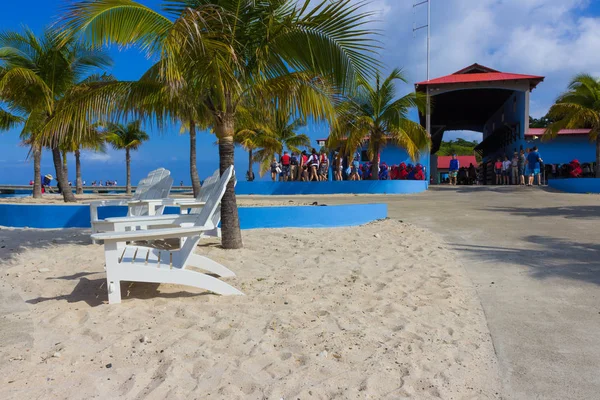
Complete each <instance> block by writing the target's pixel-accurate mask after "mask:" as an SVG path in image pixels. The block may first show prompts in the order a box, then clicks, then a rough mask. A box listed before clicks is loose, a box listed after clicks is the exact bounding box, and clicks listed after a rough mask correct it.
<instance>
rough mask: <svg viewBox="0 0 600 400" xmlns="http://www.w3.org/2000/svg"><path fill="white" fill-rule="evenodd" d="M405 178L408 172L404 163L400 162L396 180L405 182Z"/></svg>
mask: <svg viewBox="0 0 600 400" xmlns="http://www.w3.org/2000/svg"><path fill="white" fill-rule="evenodd" d="M407 177H408V171H407V170H406V163H404V162H401V163H400V165H398V179H400V180H406V178H407Z"/></svg>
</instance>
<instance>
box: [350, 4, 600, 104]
mask: <svg viewBox="0 0 600 400" xmlns="http://www.w3.org/2000/svg"><path fill="white" fill-rule="evenodd" d="M357 1H358V0H357ZM415 2H416V1H415ZM412 3H413V2H412V1H409V0H402V1H399V0H378V1H375V2H372V3H371V4H370V5H369V9H374V8H377V7H380V9H381V10H382V12H381V14H380V15H381V16H378V17H374V20H379V21H374V23H373V27H374V28H376V29H381V31H382V36H381V37H380V38H379V39H380V40H381V41H382V46H383V49H382V50H381V58H382V61H383V62H384V63H385V65H386V68H387V69H388V70H391V69H392V68H395V67H403V68H404V70H405V73H406V74H407V78H408V79H409V81H410V82H417V81H420V80H424V79H425V78H426V76H425V63H426V47H425V31H424V30H422V31H418V32H417V33H416V34H415V35H414V37H413V32H412V28H413V24H415V25H417V26H420V25H423V24H425V22H426V7H425V6H421V7H417V8H416V9H414V10H413V7H412ZM589 5H590V1H589V0H439V1H436V0H433V1H432V4H431V11H432V24H431V32H432V40H431V71H432V72H431V76H432V77H436V76H442V75H446V74H450V73H452V72H455V71H457V70H459V69H461V68H463V67H466V66H467V65H470V64H472V63H475V62H478V63H480V64H483V65H487V66H489V67H491V68H495V69H498V70H500V71H506V72H516V73H525V74H534V75H543V76H545V77H546V79H545V81H544V82H543V83H541V84H540V85H539V86H538V89H536V90H535V91H534V92H533V94H532V103H531V111H532V115H536V116H540V115H543V114H544V113H545V112H546V111H547V109H548V108H549V106H550V105H551V104H552V103H553V102H554V100H555V98H556V97H557V95H558V94H559V93H560V92H561V91H563V90H565V89H566V86H567V84H568V81H569V79H570V78H571V77H573V76H574V75H575V74H578V73H580V72H587V73H591V74H595V75H600V51H598V49H600V16H597V17H590V16H583V11H585V10H586V8H587V7H588V6H589ZM410 89H411V88H410V87H409V86H407V87H406V90H410Z"/></svg>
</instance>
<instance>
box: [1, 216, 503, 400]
mask: <svg viewBox="0 0 600 400" xmlns="http://www.w3.org/2000/svg"><path fill="white" fill-rule="evenodd" d="M88 234H89V232H88V231H82V230H61V231H38V230H26V231H19V230H12V229H7V228H3V229H1V230H0V240H1V247H2V248H1V249H0V253H1V254H2V259H3V260H4V261H3V263H2V264H1V267H0V268H1V273H2V276H3V279H2V283H1V284H0V285H2V286H1V288H0V289H1V292H2V293H4V296H3V297H4V298H5V299H4V300H5V301H4V309H3V313H2V321H3V324H2V326H4V327H3V328H2V329H1V330H0V334H1V336H2V337H0V341H1V342H2V343H4V344H5V345H4V346H3V347H2V350H1V354H0V356H1V359H2V363H1V366H0V374H1V376H2V381H3V382H2V385H0V397H2V398H3V399H17V398H25V397H26V398H45V399H48V398H54V399H61V398H65V399H66V398H69V399H89V398H117V397H118V398H126V399H137V398H148V399H163V398H169V399H188V398H202V399H211V398H214V399H333V398H338V399H355V398H356V399H365V398H366V399H382V398H416V399H428V398H443V399H481V398H499V396H498V392H499V381H498V371H497V365H496V357H495V355H494V350H493V346H492V343H491V341H490V335H489V331H488V328H487V326H486V322H485V319H484V315H483V312H482V309H481V306H480V304H479V302H478V299H477V297H476V295H475V292H474V290H473V288H472V286H471V283H470V281H469V280H468V279H467V278H466V277H465V274H464V270H463V267H462V266H461V265H460V264H459V263H458V262H457V261H456V260H455V258H454V255H453V253H452V252H450V251H449V250H448V249H447V247H446V245H445V244H444V243H443V242H442V241H441V240H440V239H439V238H438V237H436V236H435V235H433V234H432V233H431V232H429V231H425V230H423V229H420V228H416V227H414V226H412V225H409V224H405V223H401V222H398V221H392V220H386V221H381V222H377V223H373V224H369V225H367V226H363V227H360V228H339V229H320V230H316V229H294V230H253V231H244V241H245V249H243V250H239V251H224V250H222V249H220V248H219V247H218V246H217V243H216V242H214V241H213V242H210V241H207V242H203V243H201V246H199V247H198V249H197V250H196V251H197V252H198V253H202V254H206V255H208V256H209V257H211V258H213V259H215V260H217V261H219V262H221V263H223V264H224V265H226V266H228V267H230V268H231V269H233V270H234V271H235V272H236V273H237V274H238V276H237V277H236V278H232V279H227V281H228V282H230V283H231V284H233V285H234V286H236V287H237V288H239V289H241V290H242V291H243V292H244V293H245V294H246V296H243V297H219V296H215V295H212V294H207V293H202V292H199V291H197V290H195V289H193V288H187V287H182V286H173V285H160V286H159V285H156V284H144V283H132V284H123V285H124V287H123V288H122V290H123V294H124V301H123V303H122V304H121V305H112V306H109V305H108V304H106V301H107V294H106V285H105V274H104V273H103V247H102V246H94V245H91V244H90V240H89V236H88ZM7 293H8V294H7ZM7 308H8V309H7Z"/></svg>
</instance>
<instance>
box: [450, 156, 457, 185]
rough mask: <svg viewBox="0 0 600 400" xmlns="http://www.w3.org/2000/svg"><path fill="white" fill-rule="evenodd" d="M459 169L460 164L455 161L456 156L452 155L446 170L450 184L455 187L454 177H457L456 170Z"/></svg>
mask: <svg viewBox="0 0 600 400" xmlns="http://www.w3.org/2000/svg"><path fill="white" fill-rule="evenodd" d="M459 169H460V164H459V163H458V160H457V159H456V154H453V155H452V160H450V167H449V168H448V176H449V177H450V184H451V185H456V177H457V176H458V170H459Z"/></svg>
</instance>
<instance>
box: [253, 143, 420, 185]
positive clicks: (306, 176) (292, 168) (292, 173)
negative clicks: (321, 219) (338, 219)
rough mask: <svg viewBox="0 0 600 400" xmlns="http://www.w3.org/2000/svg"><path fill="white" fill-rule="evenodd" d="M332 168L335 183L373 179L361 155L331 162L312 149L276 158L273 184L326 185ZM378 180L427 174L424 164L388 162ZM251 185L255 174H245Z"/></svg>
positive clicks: (272, 167)
mask: <svg viewBox="0 0 600 400" xmlns="http://www.w3.org/2000/svg"><path fill="white" fill-rule="evenodd" d="M330 167H331V168H332V172H333V173H332V177H333V180H334V181H344V180H348V181H360V180H369V179H372V178H373V164H372V163H371V162H365V163H361V162H360V154H356V155H354V156H350V157H344V156H343V155H342V154H341V153H339V152H335V153H334V154H333V157H332V159H331V160H329V157H328V155H327V153H326V152H325V151H323V150H322V151H321V152H317V151H316V150H315V149H312V150H311V151H310V152H308V151H306V150H305V151H302V152H301V153H299V154H298V153H295V152H292V153H291V154H289V153H288V152H287V151H284V152H283V155H282V156H281V157H280V158H279V160H277V158H276V157H273V160H272V161H271V164H270V172H271V180H272V181H277V180H279V181H283V182H287V181H302V182H312V181H327V180H329V169H330ZM377 173H378V178H379V180H425V179H426V171H425V167H424V166H423V165H422V164H416V165H413V164H407V163H404V162H402V163H400V164H398V165H392V166H389V165H388V164H386V163H385V162H381V161H380V163H379V169H378V172H377ZM246 179H247V180H248V181H252V180H254V174H253V173H252V172H251V171H248V172H247V174H246Z"/></svg>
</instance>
